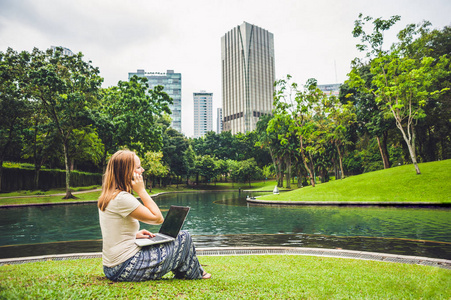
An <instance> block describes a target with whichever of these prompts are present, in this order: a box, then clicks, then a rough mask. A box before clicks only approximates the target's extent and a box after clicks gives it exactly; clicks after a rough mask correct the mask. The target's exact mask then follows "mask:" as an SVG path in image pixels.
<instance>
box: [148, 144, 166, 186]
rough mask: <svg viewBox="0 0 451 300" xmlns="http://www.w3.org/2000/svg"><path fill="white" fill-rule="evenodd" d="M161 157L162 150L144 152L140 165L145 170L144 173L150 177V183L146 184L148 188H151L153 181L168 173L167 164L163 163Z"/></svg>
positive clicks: (153, 184)
mask: <svg viewBox="0 0 451 300" xmlns="http://www.w3.org/2000/svg"><path fill="white" fill-rule="evenodd" d="M162 158H163V153H162V152H152V151H149V152H147V153H146V154H144V159H143V161H142V166H143V168H144V170H145V171H144V174H145V175H146V176H149V177H150V179H149V181H150V184H148V185H147V186H149V190H152V187H153V186H155V183H154V182H155V180H156V179H157V178H162V177H165V176H167V175H168V174H169V168H168V166H166V165H164V163H163V162H162ZM160 185H161V184H160Z"/></svg>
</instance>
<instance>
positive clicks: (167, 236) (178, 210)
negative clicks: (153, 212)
mask: <svg viewBox="0 0 451 300" xmlns="http://www.w3.org/2000/svg"><path fill="white" fill-rule="evenodd" d="M189 210H190V208H189V207H186V206H175V205H171V207H170V208H169V211H168V214H167V215H166V218H164V222H163V224H162V225H161V228H160V231H159V232H158V233H157V234H155V237H153V238H148V239H135V244H137V245H138V246H141V247H143V246H149V245H155V244H161V243H167V242H171V241H173V240H175V238H176V237H177V235H178V234H179V232H180V229H182V226H183V223H184V222H185V219H186V216H187V215H188V212H189Z"/></svg>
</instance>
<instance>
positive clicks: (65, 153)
mask: <svg viewBox="0 0 451 300" xmlns="http://www.w3.org/2000/svg"><path fill="white" fill-rule="evenodd" d="M63 150H64V164H65V165H66V196H64V198H63V199H73V198H75V196H74V195H72V193H71V190H70V166H69V157H68V156H69V154H68V150H69V149H68V147H67V143H64V145H63Z"/></svg>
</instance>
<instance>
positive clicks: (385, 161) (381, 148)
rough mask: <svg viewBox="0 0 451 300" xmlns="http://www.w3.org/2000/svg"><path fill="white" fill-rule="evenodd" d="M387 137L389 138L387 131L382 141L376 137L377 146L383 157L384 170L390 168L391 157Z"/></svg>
mask: <svg viewBox="0 0 451 300" xmlns="http://www.w3.org/2000/svg"><path fill="white" fill-rule="evenodd" d="M387 137H388V132H387V131H384V133H383V134H382V140H381V139H380V138H379V137H378V136H376V139H377V145H378V146H379V151H380V153H381V157H382V163H383V164H384V169H389V168H390V156H389V154H388V150H387Z"/></svg>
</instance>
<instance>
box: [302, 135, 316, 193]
mask: <svg viewBox="0 0 451 300" xmlns="http://www.w3.org/2000/svg"><path fill="white" fill-rule="evenodd" d="M299 140H300V142H301V156H302V161H303V162H304V167H305V169H306V170H307V172H309V173H310V184H311V185H312V187H315V178H314V174H313V170H311V169H310V167H309V165H308V164H307V161H306V158H305V152H304V143H303V141H302V136H301V137H300V138H299Z"/></svg>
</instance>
